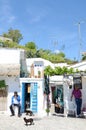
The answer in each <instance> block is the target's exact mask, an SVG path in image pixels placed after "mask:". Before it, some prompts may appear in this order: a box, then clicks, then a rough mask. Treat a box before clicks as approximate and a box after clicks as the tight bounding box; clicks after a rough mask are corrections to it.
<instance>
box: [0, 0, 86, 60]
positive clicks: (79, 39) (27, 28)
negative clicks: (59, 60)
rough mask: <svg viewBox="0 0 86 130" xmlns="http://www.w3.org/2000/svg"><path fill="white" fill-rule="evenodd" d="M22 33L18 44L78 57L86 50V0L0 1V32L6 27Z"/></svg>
mask: <svg viewBox="0 0 86 130" xmlns="http://www.w3.org/2000/svg"><path fill="white" fill-rule="evenodd" d="M9 28H12V29H18V30H20V32H21V34H22V35H23V40H21V42H20V44H21V45H25V44H26V43H27V42H34V43H35V44H36V45H37V47H38V49H41V48H42V49H49V50H51V51H52V52H56V53H58V52H63V53H64V54H65V57H66V58H69V59H71V60H74V59H75V60H80V58H81V53H82V52H85V51H86V0H0V35H2V34H3V33H5V32H8V29H9Z"/></svg>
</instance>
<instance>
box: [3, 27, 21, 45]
mask: <svg viewBox="0 0 86 130" xmlns="http://www.w3.org/2000/svg"><path fill="white" fill-rule="evenodd" d="M2 35H3V36H4V37H7V38H11V39H12V41H13V42H16V43H19V42H20V41H21V40H22V39H23V36H22V34H21V33H20V31H19V30H17V29H16V30H14V29H12V28H10V29H9V30H8V32H7V33H3V34H2Z"/></svg>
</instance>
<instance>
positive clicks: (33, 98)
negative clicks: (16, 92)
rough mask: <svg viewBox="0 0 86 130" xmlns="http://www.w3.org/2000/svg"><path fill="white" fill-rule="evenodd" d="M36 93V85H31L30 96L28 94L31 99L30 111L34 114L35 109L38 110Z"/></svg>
mask: <svg viewBox="0 0 86 130" xmlns="http://www.w3.org/2000/svg"><path fill="white" fill-rule="evenodd" d="M37 91H38V83H36V82H35V83H31V94H30V96H31V97H30V99H31V101H30V102H31V105H30V106H31V110H32V111H33V112H34V113H36V112H37V108H38V98H37V97H38V96H37Z"/></svg>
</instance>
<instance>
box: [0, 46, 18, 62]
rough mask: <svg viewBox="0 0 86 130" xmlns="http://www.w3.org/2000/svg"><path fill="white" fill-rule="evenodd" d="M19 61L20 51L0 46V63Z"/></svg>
mask: <svg viewBox="0 0 86 130" xmlns="http://www.w3.org/2000/svg"><path fill="white" fill-rule="evenodd" d="M14 63H16V64H17V63H20V51H19V50H18V49H6V48H0V64H14Z"/></svg>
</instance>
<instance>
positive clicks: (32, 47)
mask: <svg viewBox="0 0 86 130" xmlns="http://www.w3.org/2000/svg"><path fill="white" fill-rule="evenodd" d="M25 49H26V56H27V58H35V57H37V56H36V52H37V46H36V44H35V43H34V42H28V43H26V44H25Z"/></svg>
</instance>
